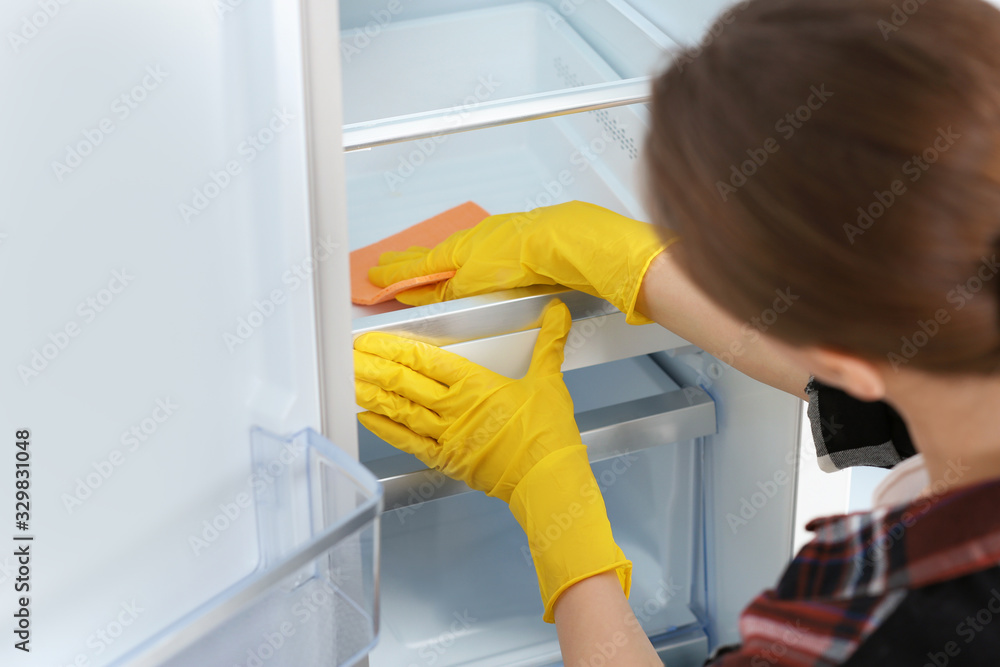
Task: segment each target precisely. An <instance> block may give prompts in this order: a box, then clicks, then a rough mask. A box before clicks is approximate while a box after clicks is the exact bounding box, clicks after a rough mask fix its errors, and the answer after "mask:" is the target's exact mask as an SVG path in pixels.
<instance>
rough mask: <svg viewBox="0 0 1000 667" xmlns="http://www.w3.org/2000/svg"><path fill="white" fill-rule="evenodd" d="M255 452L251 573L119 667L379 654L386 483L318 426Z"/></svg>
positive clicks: (347, 660) (259, 434)
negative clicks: (255, 546)
mask: <svg viewBox="0 0 1000 667" xmlns="http://www.w3.org/2000/svg"><path fill="white" fill-rule="evenodd" d="M251 444H252V449H253V466H254V491H255V509H256V514H257V528H258V533H259V544H260V562H259V565H258V567H257V569H256V571H255V572H254V573H253V574H251V575H250V576H248V577H247V578H245V579H244V580H242V581H240V582H238V583H237V584H235V585H234V586H232V587H231V588H229V589H228V590H226V591H223V592H222V593H221V594H219V595H217V596H216V597H214V598H212V599H211V600H209V601H208V602H206V603H205V604H203V605H202V606H201V607H199V608H197V609H195V610H194V611H192V612H191V613H189V614H188V615H186V616H184V617H183V618H181V619H180V620H178V621H177V622H175V623H173V624H172V625H171V626H169V627H167V628H165V629H164V630H163V631H161V632H160V633H159V634H157V635H155V636H154V637H152V638H151V639H150V640H149V641H147V642H146V643H144V644H143V645H141V646H139V647H138V648H137V649H136V650H134V651H132V652H131V653H130V654H128V655H126V656H125V657H124V658H123V659H122V660H120V661H119V662H118V663H116V664H119V665H129V666H130V667H132V666H138V665H143V666H145V665H170V666H175V665H176V666H177V667H180V666H182V665H183V666H184V667H195V666H202V665H204V666H206V667H207V666H209V665H211V666H213V667H215V666H217V665H240V666H244V665H245V666H247V667H252V666H254V665H258V666H259V665H264V664H266V665H267V666H268V667H303V666H305V665H330V666H334V665H337V666H340V665H343V666H349V665H354V664H355V663H357V662H358V661H359V660H360V659H361V658H363V657H365V656H366V655H367V654H368V653H369V651H371V649H372V647H374V645H375V643H376V641H377V639H378V572H379V516H380V514H381V512H382V486H381V484H379V482H378V480H377V479H376V478H375V477H374V476H373V475H372V474H371V473H370V472H368V470H367V469H366V468H364V466H362V465H360V464H359V463H357V462H356V461H354V460H353V459H351V458H350V457H349V456H347V455H346V454H344V453H343V452H342V451H341V450H340V449H338V448H337V447H335V446H334V445H333V444H331V443H330V442H329V441H328V440H326V439H325V438H324V437H323V436H321V435H320V434H318V433H316V432H315V431H313V430H312V429H305V430H303V431H300V432H299V433H297V434H296V435H294V436H292V437H290V438H281V437H277V436H274V435H272V434H270V433H267V432H265V431H263V430H260V429H254V430H253V431H252V433H251Z"/></svg>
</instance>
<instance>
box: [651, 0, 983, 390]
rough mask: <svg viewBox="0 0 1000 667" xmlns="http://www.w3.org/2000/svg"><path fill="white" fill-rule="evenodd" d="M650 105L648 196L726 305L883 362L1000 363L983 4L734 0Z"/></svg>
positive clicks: (776, 328)
mask: <svg viewBox="0 0 1000 667" xmlns="http://www.w3.org/2000/svg"><path fill="white" fill-rule="evenodd" d="M652 115H653V127H652V131H651V133H650V135H649V137H648V139H647V144H646V160H647V164H648V174H649V181H648V184H647V189H648V196H649V199H650V200H651V202H652V208H653V209H654V211H653V213H654V215H655V217H656V218H657V220H658V221H660V222H662V223H663V224H665V225H667V226H670V227H672V228H674V229H675V230H676V231H678V232H680V234H681V235H682V237H683V241H682V243H681V244H680V246H678V248H680V253H679V257H680V260H681V262H682V265H683V266H684V268H685V270H686V271H687V272H688V273H689V274H690V275H691V276H692V278H693V279H694V280H695V281H696V282H697V283H698V284H699V285H700V286H701V287H702V288H703V289H704V290H705V291H706V293H707V294H708V295H709V296H710V297H711V298H712V299H713V300H715V301H716V302H718V303H719V304H720V305H721V306H723V307H724V308H725V309H727V310H728V311H730V312H732V313H734V314H735V315H736V316H738V317H740V318H742V319H745V320H747V321H748V322H752V323H753V326H755V327H757V328H760V329H762V330H763V329H766V330H767V332H768V333H769V334H772V335H774V336H776V337H778V338H780V339H783V340H785V341H787V342H790V343H792V344H797V345H824V346H829V347H834V348H837V349H841V350H844V351H848V352H851V353H854V354H856V355H858V356H861V357H864V358H868V359H871V360H875V361H881V362H884V363H889V364H891V365H892V366H893V367H894V368H899V367H902V366H909V367H914V368H921V369H925V370H930V371H935V372H943V373H994V372H997V371H998V370H1000V275H998V271H1000V265H998V264H997V254H1000V11H998V10H997V9H996V8H994V7H992V6H990V5H989V4H987V3H986V2H984V1H982V0H751V1H750V2H746V3H740V5H739V6H737V7H736V8H735V9H733V10H732V11H731V12H730V13H727V14H726V15H725V16H724V18H722V19H720V20H719V21H718V22H717V23H716V24H715V25H714V26H713V28H712V29H711V30H710V31H709V33H708V36H707V37H706V38H705V40H704V41H703V43H702V44H701V45H699V46H698V47H696V48H691V49H687V50H684V51H682V52H680V53H679V54H677V57H676V58H675V59H674V60H673V62H672V64H671V65H670V67H669V68H668V69H667V71H666V72H665V73H664V74H662V75H661V76H660V77H659V78H658V79H657V80H656V82H655V86H654V93H653V105H652ZM776 293H783V294H784V295H785V298H784V300H783V301H782V305H781V308H783V309H784V312H782V313H781V314H780V315H779V314H777V313H775V312H774V311H773V310H770V309H772V306H773V304H775V303H776V299H775V296H776ZM769 310H770V312H769ZM762 314H767V315H770V317H769V318H765V319H764V320H763V322H762V321H761V316H762Z"/></svg>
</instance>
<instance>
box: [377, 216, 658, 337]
mask: <svg viewBox="0 0 1000 667" xmlns="http://www.w3.org/2000/svg"><path fill="white" fill-rule="evenodd" d="M661 234H664V236H661ZM676 240H677V237H675V236H670V235H669V233H666V232H664V230H658V229H657V228H655V227H653V225H650V224H647V223H644V222H640V221H638V220H632V219H631V218H626V217H624V216H621V215H618V214H617V213H614V212H613V211H609V210H607V209H605V208H601V207H600V206H595V205H594V204H587V203H584V202H578V201H573V202H567V203H565V204H557V205H555V206H548V207H545V208H538V209H535V210H533V211H528V212H526V213H509V214H504V215H494V216H490V217H489V218H486V219H485V220H483V221H482V222H480V223H479V224H478V225H476V226H475V227H473V228H472V229H467V230H463V231H460V232H456V233H455V234H452V235H451V236H450V237H448V238H447V239H445V240H444V241H443V242H441V243H440V244H438V245H437V246H436V247H434V248H431V249H427V248H419V247H414V248H410V249H409V250H405V251H401V252H388V253H385V254H383V255H382V257H380V258H379V266H376V267H374V268H372V269H370V270H369V272H368V278H369V280H371V282H372V283H374V284H375V285H378V286H379V287H387V286H388V285H391V284H393V283H396V282H399V281H402V280H406V279H409V278H415V277H418V276H426V275H431V274H435V273H443V272H446V271H455V272H456V273H455V276H454V277H453V278H451V279H450V280H448V281H445V282H441V283H437V284H435V285H427V286H424V287H417V288H415V289H412V290H408V291H406V292H403V293H401V294H399V295H398V296H397V297H396V298H397V299H398V300H399V301H401V302H403V303H406V304H409V305H412V306H421V305H425V304H428V303H436V302H438V301H448V300H451V299H461V298H464V297H467V296H475V295H477V294H485V293H487V292H496V291H498V290H504V289H512V288H514V287H527V286H529V285H564V286H566V287H570V288H572V289H575V290H579V291H581V292H586V293H587V294H591V295H593V296H599V297H601V298H603V299H605V300H607V301H608V302H610V303H611V304H612V305H614V306H615V307H616V308H618V309H619V310H621V311H622V312H623V313H625V315H626V317H627V321H628V322H629V323H630V324H647V323H649V321H650V320H649V319H647V318H646V317H644V316H643V315H642V314H640V313H637V312H636V311H635V302H636V298H637V296H638V294H639V287H640V285H641V283H642V278H643V275H644V274H645V273H646V269H647V268H648V267H649V264H650V262H652V260H653V258H655V257H656V256H657V255H658V254H660V252H662V251H663V249H664V248H666V247H668V246H669V245H671V244H672V243H673V242H674V241H676Z"/></svg>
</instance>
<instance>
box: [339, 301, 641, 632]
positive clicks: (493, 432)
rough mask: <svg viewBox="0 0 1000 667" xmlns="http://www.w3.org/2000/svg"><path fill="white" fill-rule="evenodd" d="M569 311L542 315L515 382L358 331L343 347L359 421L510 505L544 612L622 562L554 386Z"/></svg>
mask: <svg viewBox="0 0 1000 667" xmlns="http://www.w3.org/2000/svg"><path fill="white" fill-rule="evenodd" d="M570 324H571V318H570V314H569V309H568V308H566V306H565V305H564V304H563V303H561V302H556V303H555V304H554V305H553V306H552V307H550V308H549V309H548V310H546V312H545V315H544V317H543V318H542V326H541V331H540V332H539V334H538V340H537V341H536V343H535V349H534V353H533V354H532V357H531V367H530V368H529V370H528V372H527V374H526V375H525V376H524V377H523V378H521V379H519V380H513V379H511V378H508V377H504V376H503V375H499V374H497V373H494V372H493V371H490V370H488V369H486V368H483V367H482V366H479V365H477V364H474V363H472V362H470V361H468V360H466V359H463V358H462V357H460V356H458V355H455V354H452V353H450V352H446V351H444V350H441V349H439V348H437V347H434V346H432V345H427V344H425V343H419V342H416V341H411V340H408V339H405V338H400V337H398V336H392V335H390V334H382V333H370V334H365V335H363V336H360V337H359V338H358V339H357V340H356V341H355V343H354V349H355V352H354V371H355V376H356V380H355V383H356V389H357V398H358V404H359V405H361V406H362V407H364V408H366V409H368V410H370V412H365V413H362V414H361V415H359V417H358V418H359V419H360V420H361V423H362V424H364V425H365V427H367V428H368V429H369V430H371V431H372V432H373V433H374V434H375V435H377V436H379V437H380V438H382V439H383V440H385V441H386V442H389V443H391V444H393V445H395V446H396V447H399V448H400V449H402V450H404V451H407V452H410V453H412V454H414V455H416V457H417V458H419V459H420V460H421V461H423V462H424V463H425V464H426V465H427V466H429V467H431V468H437V469H438V470H441V471H442V472H443V473H444V474H446V475H448V476H449V477H453V478H455V479H460V480H463V481H464V482H466V483H467V484H468V485H469V486H470V487H472V488H474V489H478V490H480V491H484V492H485V493H486V494H487V495H490V496H493V497H496V498H501V499H502V500H504V501H505V502H507V503H509V504H510V509H511V512H512V513H513V514H514V517H515V518H516V519H517V521H518V523H519V524H520V525H521V527H522V528H523V529H524V531H525V533H526V534H527V536H528V545H529V548H530V549H531V554H532V556H533V558H534V561H535V570H536V572H537V573H538V583H539V588H540V591H541V594H542V601H543V602H544V603H545V614H544V616H543V618H544V620H545V621H547V622H549V623H552V622H553V621H554V615H553V614H554V609H555V604H556V601H557V600H558V598H559V596H560V595H561V594H562V592H563V591H564V590H566V589H567V588H568V587H569V586H571V585H573V584H575V583H576V582H578V581H581V580H582V579H586V578H588V577H591V576H594V575H596V574H600V573H602V572H610V571H612V570H614V571H616V572H617V574H618V578H619V580H620V582H621V584H622V589H623V590H624V591H625V595H628V592H629V587H630V585H631V572H632V563H631V562H629V560H628V559H626V558H625V554H623V553H622V551H621V549H619V548H618V545H617V544H615V540H614V536H613V535H612V533H611V524H610V523H609V522H608V517H607V511H606V509H605V506H604V499H603V497H602V496H601V490H600V487H598V485H597V481H596V480H595V479H594V473H593V472H592V471H591V468H590V463H589V461H588V459H587V448H586V447H585V446H584V445H583V444H581V442H580V432H579V430H578V429H577V427H576V422H575V421H574V419H573V400H572V399H571V398H570V395H569V392H568V391H567V390H566V385H565V384H564V383H563V380H562V373H561V372H560V370H559V369H560V367H561V366H562V362H563V345H564V344H565V342H566V336H567V334H568V333H569V329H570Z"/></svg>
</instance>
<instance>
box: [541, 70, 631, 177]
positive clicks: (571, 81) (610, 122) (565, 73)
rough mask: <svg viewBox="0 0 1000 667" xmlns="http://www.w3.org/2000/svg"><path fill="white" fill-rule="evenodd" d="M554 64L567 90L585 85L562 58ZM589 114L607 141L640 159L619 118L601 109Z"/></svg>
mask: <svg viewBox="0 0 1000 667" xmlns="http://www.w3.org/2000/svg"><path fill="white" fill-rule="evenodd" d="M552 64H553V65H554V66H555V69H556V75H557V76H558V77H559V79H560V80H561V81H562V82H563V83H564V84H565V85H566V87H567V88H579V87H580V86H582V85H584V84H583V81H582V80H581V79H580V77H579V76H577V75H576V73H575V72H573V71H572V70H571V69H570V68H569V65H567V64H566V62H565V61H563V59H562V57H561V56H556V57H555V58H553V59H552ZM588 113H589V114H590V116H591V117H592V118H594V120H596V121H597V123H598V124H599V125H601V126H602V127H603V128H604V132H603V133H602V136H603V138H604V139H605V140H606V141H614V142H615V143H617V144H618V147H619V148H621V149H622V151H623V152H624V153H625V154H626V155H628V156H629V159H631V160H635V159H637V158H638V157H639V149H638V147H637V146H636V143H635V139H634V138H633V137H632V136H631V135H630V134H629V132H628V130H627V129H626V128H625V126H624V125H623V124H622V123H621V122H619V120H618V119H617V118H614V117H612V115H611V112H610V111H609V110H608V109H599V110H597V111H590V112H588Z"/></svg>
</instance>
